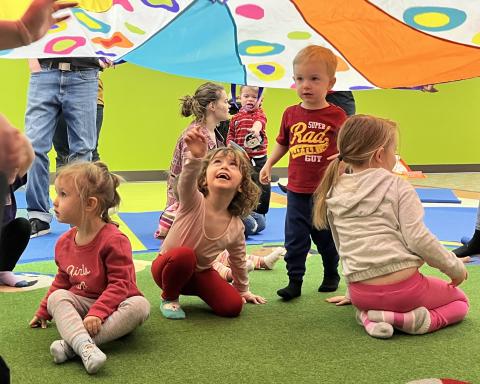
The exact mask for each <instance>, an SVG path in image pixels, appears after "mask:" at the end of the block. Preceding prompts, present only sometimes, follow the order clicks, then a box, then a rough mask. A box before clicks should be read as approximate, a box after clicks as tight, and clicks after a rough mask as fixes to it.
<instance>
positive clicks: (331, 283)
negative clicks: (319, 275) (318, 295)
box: [318, 275, 340, 292]
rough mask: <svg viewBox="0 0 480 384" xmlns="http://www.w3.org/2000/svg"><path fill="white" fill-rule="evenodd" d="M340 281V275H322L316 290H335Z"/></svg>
mask: <svg viewBox="0 0 480 384" xmlns="http://www.w3.org/2000/svg"><path fill="white" fill-rule="evenodd" d="M339 283H340V276H339V275H337V276H332V277H324V278H323V281H322V284H321V285H320V287H318V292H335V291H336V290H337V289H338V284H339Z"/></svg>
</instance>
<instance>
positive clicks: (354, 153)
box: [313, 115, 397, 229]
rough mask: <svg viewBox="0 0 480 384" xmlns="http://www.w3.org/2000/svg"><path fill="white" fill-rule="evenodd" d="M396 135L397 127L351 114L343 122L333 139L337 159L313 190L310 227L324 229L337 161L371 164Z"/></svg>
mask: <svg viewBox="0 0 480 384" xmlns="http://www.w3.org/2000/svg"><path fill="white" fill-rule="evenodd" d="M396 134H397V124H396V123H395V122H393V121H391V120H387V119H382V118H379V117H375V116H368V115H355V116H352V117H350V118H348V119H347V120H346V121H345V123H344V124H343V125H342V127H341V128H340V132H339V134H338V138H337V148H338V153H339V156H338V157H337V158H336V159H335V160H333V161H332V162H331V163H330V164H329V166H328V168H327V170H326V172H325V174H324V176H323V179H322V181H321V183H320V184H319V186H318V188H317V190H316V191H315V195H314V200H315V204H314V208H313V225H314V226H315V227H316V228H318V229H325V228H327V227H328V221H327V204H326V199H327V195H328V192H329V191H330V189H331V188H332V187H334V186H335V185H336V184H337V182H338V177H339V166H340V162H341V161H343V162H345V164H347V165H356V166H361V165H365V164H371V161H372V159H373V157H374V156H375V152H376V151H377V150H378V149H379V148H381V147H384V148H385V147H388V146H389V145H390V144H392V143H393V142H394V141H395V140H396Z"/></svg>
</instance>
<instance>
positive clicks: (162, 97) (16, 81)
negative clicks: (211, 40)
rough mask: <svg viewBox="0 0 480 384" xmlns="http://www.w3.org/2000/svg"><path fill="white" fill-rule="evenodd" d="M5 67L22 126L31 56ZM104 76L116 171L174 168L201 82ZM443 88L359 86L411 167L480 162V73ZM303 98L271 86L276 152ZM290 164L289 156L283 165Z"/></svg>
mask: <svg viewBox="0 0 480 384" xmlns="http://www.w3.org/2000/svg"><path fill="white" fill-rule="evenodd" d="M0 73H1V79H2V82H1V84H2V88H1V92H0V111H1V113H3V114H5V115H6V116H7V117H8V118H9V119H10V121H11V122H12V123H13V124H14V125H16V126H17V127H19V128H20V129H23V127H24V113H25V106H26V94H27V88H28V78H29V73H28V66H27V63H26V60H14V61H9V60H0ZM102 78H103V80H104V84H105V116H104V124H103V128H102V134H101V137H100V146H99V152H100V156H101V157H102V159H103V160H104V161H106V162H107V163H108V164H109V166H110V168H111V169H112V170H115V171H143V170H161V169H168V167H169V164H170V159H171V156H172V153H173V148H174V146H175V143H176V140H177V138H178V136H179V134H180V133H181V131H182V130H183V129H184V128H185V127H186V126H187V125H188V123H189V119H186V118H183V117H181V116H180V115H179V102H178V99H179V98H180V97H182V96H184V95H186V94H192V93H193V92H194V91H195V89H196V87H198V86H199V85H200V84H201V83H203V81H202V80H196V79H188V78H182V77H177V76H172V75H167V74H163V73H159V72H154V71H151V70H148V69H144V68H140V67H136V66H133V65H130V64H122V65H120V66H118V67H117V68H115V69H109V70H107V71H105V73H103V74H102ZM227 87H228V89H229V85H227ZM438 89H439V90H440V92H438V93H435V94H428V93H422V92H419V91H405V90H376V91H362V92H356V93H355V97H356V100H357V113H369V114H373V115H377V116H381V117H386V118H390V119H393V120H396V121H397V122H398V123H399V125H400V131H401V133H400V154H401V156H402V157H403V159H404V160H405V161H406V162H407V163H408V164H410V165H415V164H429V165H437V164H480V150H479V147H480V109H479V108H478V107H477V106H478V103H479V102H480V79H473V80H466V81H462V82H456V83H451V84H444V85H440V86H438ZM298 100H299V99H298V97H297V95H296V93H295V91H293V90H275V89H268V90H267V91H266V94H265V102H264V108H265V112H266V114H267V117H268V125H267V134H268V137H269V139H270V142H271V143H272V145H271V146H270V150H271V149H272V148H273V143H274V142H275V137H276V134H277V131H278V127H279V124H280V120H281V116H282V112H283V110H284V109H285V107H286V106H288V105H291V104H295V103H297V102H298ZM51 158H53V156H51ZM286 165H287V159H286V158H285V159H283V160H282V161H281V162H280V163H278V165H277V166H279V167H285V166H286ZM53 168H54V167H52V170H53Z"/></svg>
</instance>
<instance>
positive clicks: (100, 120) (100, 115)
mask: <svg viewBox="0 0 480 384" xmlns="http://www.w3.org/2000/svg"><path fill="white" fill-rule="evenodd" d="M103 108H104V107H103V105H102V104H97V141H96V143H95V149H94V150H93V153H92V161H98V160H100V155H99V153H98V139H99V138H100V131H101V130H102V124H103Z"/></svg>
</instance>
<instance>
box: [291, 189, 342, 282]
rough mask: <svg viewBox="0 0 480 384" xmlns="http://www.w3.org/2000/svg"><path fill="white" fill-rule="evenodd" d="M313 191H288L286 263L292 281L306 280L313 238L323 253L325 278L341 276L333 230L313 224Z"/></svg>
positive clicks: (319, 250)
mask: <svg viewBox="0 0 480 384" xmlns="http://www.w3.org/2000/svg"><path fill="white" fill-rule="evenodd" d="M312 213H313V194H311V193H295V192H292V191H288V192H287V215H286V217H285V248H286V249H287V253H286V255H285V262H286V263H287V272H288V277H289V278H290V280H303V275H304V274H305V261H306V260H307V254H308V252H309V251H310V248H311V245H312V241H313V243H314V244H315V246H316V247H317V250H318V252H319V253H320V254H321V255H322V261H323V270H324V272H323V273H324V277H335V276H337V275H338V272H337V267H338V252H337V249H336V248H335V244H334V242H333V238H332V233H331V232H330V230H329V229H324V230H321V231H319V230H318V229H315V228H314V227H313V226H312Z"/></svg>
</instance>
